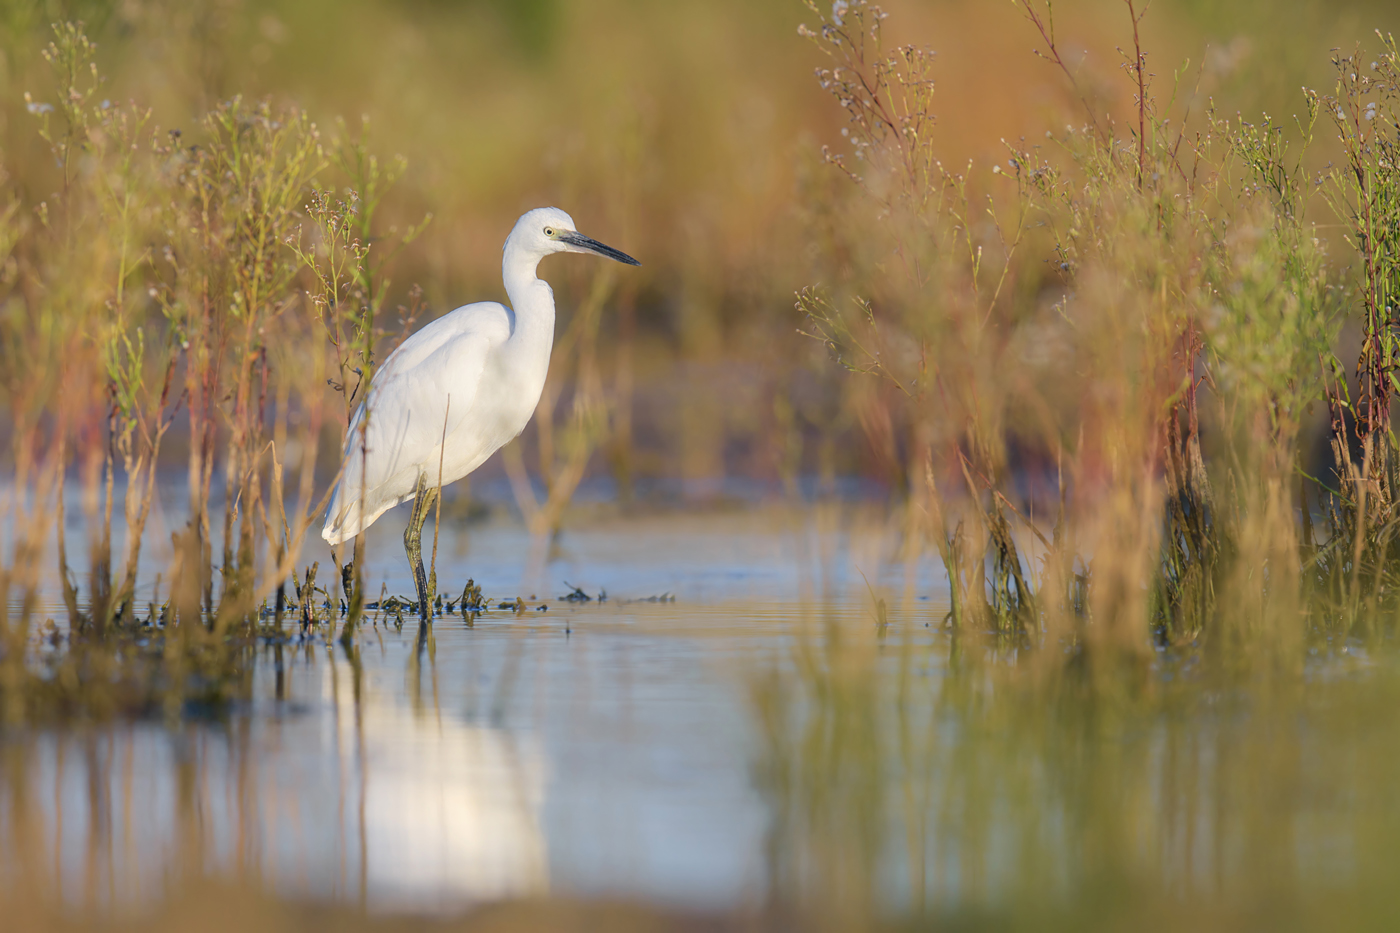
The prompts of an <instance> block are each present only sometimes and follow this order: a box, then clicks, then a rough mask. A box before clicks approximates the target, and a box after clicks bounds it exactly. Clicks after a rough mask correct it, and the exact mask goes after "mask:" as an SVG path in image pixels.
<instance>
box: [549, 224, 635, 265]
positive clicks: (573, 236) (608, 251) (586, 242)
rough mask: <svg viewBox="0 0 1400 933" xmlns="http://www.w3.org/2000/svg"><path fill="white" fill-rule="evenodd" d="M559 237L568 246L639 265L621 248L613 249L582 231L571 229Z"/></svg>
mask: <svg viewBox="0 0 1400 933" xmlns="http://www.w3.org/2000/svg"><path fill="white" fill-rule="evenodd" d="M559 239H560V241H561V242H564V243H568V244H569V245H570V246H573V247H576V248H578V249H581V250H586V251H587V252H590V253H597V254H598V255H599V256H606V257H608V258H609V259H616V260H617V261H618V262H623V263H626V264H627V265H629V266H640V265H641V263H640V262H638V261H637V260H635V259H633V258H632V257H631V256H628V255H627V254H626V253H624V252H623V251H622V250H620V249H613V248H612V247H611V246H606V245H604V244H602V243H599V242H598V241H597V240H595V239H593V238H592V237H586V236H584V235H583V234H582V233H575V232H573V231H572V230H571V231H569V232H568V233H561V234H559Z"/></svg>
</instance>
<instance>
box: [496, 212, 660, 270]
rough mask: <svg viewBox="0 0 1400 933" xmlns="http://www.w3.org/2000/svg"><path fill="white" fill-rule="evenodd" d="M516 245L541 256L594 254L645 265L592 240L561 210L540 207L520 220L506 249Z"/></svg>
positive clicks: (630, 264) (634, 264) (619, 251)
mask: <svg viewBox="0 0 1400 933" xmlns="http://www.w3.org/2000/svg"><path fill="white" fill-rule="evenodd" d="M512 245H515V246H517V247H518V248H521V249H524V250H527V251H528V252H530V253H533V254H535V255H537V256H547V255H549V254H550V253H594V254H596V255H599V256H606V257H608V258H609V259H616V260H617V261H618V262H625V263H627V264H628V265H629V266H640V265H641V263H640V262H638V261H637V260H635V259H633V258H632V257H631V256H628V255H627V254H626V253H624V252H622V251H621V250H616V249H613V248H612V247H611V246H604V245H603V244H602V243H599V242H598V241H597V240H595V239H593V238H592V237H586V236H584V235H583V234H582V233H579V232H578V231H577V230H575V229H574V219H573V218H572V217H570V216H569V215H568V214H566V213H564V212H563V211H561V210H560V209H559V208H557V207H537V208H535V209H534V210H532V211H526V212H525V214H523V215H522V216H521V218H520V219H519V220H518V221H516V223H515V229H514V230H512V231H511V233H510V236H509V237H507V238H506V248H507V249H509V248H510V247H511V246H512Z"/></svg>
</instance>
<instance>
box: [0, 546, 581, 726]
mask: <svg viewBox="0 0 1400 933" xmlns="http://www.w3.org/2000/svg"><path fill="white" fill-rule="evenodd" d="M318 570H319V565H316V564H313V565H312V566H310V567H307V568H306V570H305V575H304V582H303V581H298V580H294V581H293V582H294V588H295V599H294V600H288V601H286V602H277V603H276V604H275V605H268V604H266V603H265V604H263V605H262V606H261V607H259V609H258V611H257V612H256V613H255V614H254V616H253V617H252V618H251V619H249V620H247V621H246V622H245V623H243V624H240V625H239V626H237V627H235V628H234V629H233V630H232V631H230V632H227V633H225V634H224V635H222V636H219V635H216V634H215V632H214V624H213V623H214V619H213V618H206V619H203V620H201V621H200V622H199V623H196V624H193V625H191V624H189V623H187V622H182V620H180V618H179V616H178V613H177V612H176V610H175V607H174V606H173V605H172V604H171V603H170V602H165V603H163V604H161V605H159V606H157V605H156V604H155V603H150V604H148V605H147V607H146V609H145V612H144V613H141V614H137V613H134V612H132V611H130V610H129V609H124V610H123V611H122V612H120V613H118V614H117V617H116V618H115V619H114V620H113V621H112V622H111V623H110V624H109V625H108V626H106V627H105V628H104V629H103V630H102V631H101V632H100V633H99V632H97V630H96V629H95V628H94V627H93V626H91V625H85V626H79V627H77V628H73V627H70V626H68V625H66V624H60V623H56V622H55V621H54V620H53V619H47V620H45V621H44V622H43V623H42V624H39V625H37V626H35V627H34V628H33V630H32V631H31V633H30V636H29V640H28V641H27V643H25V644H24V645H23V646H22V649H21V650H19V651H17V652H15V653H13V654H11V653H10V651H11V648H10V645H9V644H8V643H7V645H6V646H5V649H4V650H3V651H0V717H3V720H4V721H5V722H8V723H11V724H15V723H20V722H31V723H32V722H46V721H67V720H73V719H97V720H101V719H106V718H111V717H117V716H121V717H142V716H155V715H160V716H164V717H166V718H168V719H178V718H181V717H182V716H184V715H185V714H186V711H187V710H189V709H191V708H192V707H195V708H198V709H199V710H200V711H201V714H202V715H208V714H210V713H217V712H218V711H219V710H221V709H223V708H225V707H226V706H227V705H228V704H229V703H231V702H235V701H238V700H244V699H247V698H248V697H249V695H250V691H251V687H252V673H253V669H254V667H255V666H256V662H257V657H258V652H260V651H266V650H268V649H271V650H272V651H273V652H274V654H276V653H279V652H280V651H281V650H282V648H283V647H284V646H291V647H300V646H307V645H310V644H315V643H320V644H323V645H325V646H326V647H328V648H332V649H333V648H334V647H335V645H336V643H337V642H338V643H339V647H340V649H341V650H343V651H344V653H345V655H346V657H347V659H348V660H350V661H351V662H352V664H354V665H356V666H358V656H357V650H358V649H357V648H356V646H355V641H354V637H353V636H354V635H355V633H356V632H357V630H358V626H357V624H356V620H353V619H352V616H351V609H350V605H351V601H347V600H346V599H344V598H340V597H338V595H337V594H336V593H335V592H334V591H333V589H328V588H326V587H324V586H320V585H317V583H316V577H317V572H318ZM572 596H573V594H570V597H564V598H565V599H569V598H571V597H572ZM352 597H353V594H352ZM584 598H591V597H584ZM361 603H362V605H363V608H364V611H365V612H364V616H363V617H362V619H361V620H360V624H368V625H370V626H372V627H375V628H377V627H380V626H384V627H391V628H393V629H395V630H396V631H402V630H403V627H404V619H405V614H407V617H408V619H409V621H410V622H413V621H414V620H416V619H417V617H418V609H417V604H416V601H415V600H411V599H409V598H407V597H402V596H388V595H387V594H383V593H381V595H380V597H379V598H378V599H375V600H362V601H361ZM530 608H533V609H536V610H541V609H543V608H546V607H545V606H543V605H540V606H534V607H531V606H529V605H528V604H527V603H526V602H525V601H524V600H522V599H519V598H516V599H514V600H511V601H503V600H498V599H497V600H493V599H490V598H488V597H486V596H485V595H484V594H483V593H482V590H481V587H480V586H478V585H477V584H476V582H475V581H474V580H468V581H467V582H466V584H465V585H464V586H463V588H462V593H461V595H460V596H457V597H444V596H443V595H442V594H438V595H437V596H436V597H435V600H434V605H433V607H432V609H433V611H432V615H433V618H434V619H436V620H438V621H442V620H444V619H446V618H448V617H451V616H454V615H460V617H461V620H462V621H463V622H464V623H465V624H467V625H468V626H470V625H473V624H474V623H475V621H476V619H477V618H478V617H480V616H481V615H482V614H483V613H488V612H491V611H493V610H495V611H499V612H510V613H513V614H516V615H518V614H520V613H522V612H524V611H526V610H527V609H530ZM420 634H421V635H425V634H426V630H420Z"/></svg>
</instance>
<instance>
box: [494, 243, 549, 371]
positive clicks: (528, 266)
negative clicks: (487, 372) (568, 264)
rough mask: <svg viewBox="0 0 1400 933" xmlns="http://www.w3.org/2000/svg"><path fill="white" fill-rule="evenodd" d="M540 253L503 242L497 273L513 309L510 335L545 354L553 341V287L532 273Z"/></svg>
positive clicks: (546, 356) (547, 353) (537, 264)
mask: <svg viewBox="0 0 1400 933" xmlns="http://www.w3.org/2000/svg"><path fill="white" fill-rule="evenodd" d="M540 258H541V257H540V256H539V255H538V254H537V253H529V252H526V251H525V250H522V249H520V248H519V247H518V246H516V245H515V244H514V243H507V244H506V248H505V255H504V257H503V258H502V259H501V277H502V278H503V279H504V280H505V285H506V294H507V295H509V296H510V306H511V310H512V311H513V312H514V313H515V329H514V330H513V331H512V332H511V335H510V339H511V341H512V342H514V343H519V344H521V345H523V347H524V348H527V349H530V350H535V351H536V352H540V351H542V352H543V353H544V355H545V358H546V359H548V357H549V350H550V348H551V347H552V346H553V345H554V291H553V290H552V289H551V288H550V287H549V285H548V284H547V283H546V282H544V281H542V280H541V279H540V278H539V277H538V276H536V275H535V269H536V267H538V266H539V262H540Z"/></svg>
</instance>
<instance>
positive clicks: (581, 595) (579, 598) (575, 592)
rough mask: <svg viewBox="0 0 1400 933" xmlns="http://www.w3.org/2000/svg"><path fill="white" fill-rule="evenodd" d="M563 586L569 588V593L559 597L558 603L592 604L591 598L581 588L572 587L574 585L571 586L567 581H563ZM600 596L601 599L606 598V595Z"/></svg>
mask: <svg viewBox="0 0 1400 933" xmlns="http://www.w3.org/2000/svg"><path fill="white" fill-rule="evenodd" d="M564 585H565V586H567V587H568V588H569V590H570V593H569V594H568V595H567V596H560V597H559V601H560V602H564V603H591V602H593V597H592V596H589V595H588V594H587V593H585V592H584V591H583V587H579V586H574V585H573V584H572V583H570V582H569V581H568V580H565V581H564ZM601 595H602V598H603V599H606V598H607V594H606V593H603V594H601Z"/></svg>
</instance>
